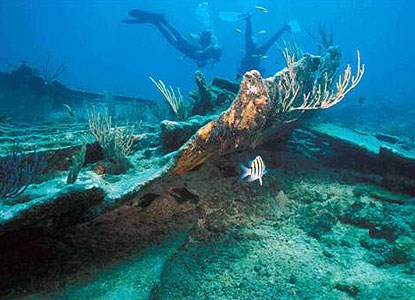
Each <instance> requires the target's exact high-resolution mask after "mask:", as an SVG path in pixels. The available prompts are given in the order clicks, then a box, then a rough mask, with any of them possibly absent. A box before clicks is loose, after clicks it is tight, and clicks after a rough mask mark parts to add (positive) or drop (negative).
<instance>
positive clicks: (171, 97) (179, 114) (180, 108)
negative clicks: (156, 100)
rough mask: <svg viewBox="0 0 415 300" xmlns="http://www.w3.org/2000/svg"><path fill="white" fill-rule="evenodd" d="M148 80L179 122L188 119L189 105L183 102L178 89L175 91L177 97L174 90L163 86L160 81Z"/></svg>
mask: <svg viewBox="0 0 415 300" xmlns="http://www.w3.org/2000/svg"><path fill="white" fill-rule="evenodd" d="M150 80H151V81H152V82H153V83H154V85H155V86H156V87H157V88H158V90H159V91H160V92H161V93H162V94H163V96H164V99H165V100H166V101H167V102H168V103H169V105H170V107H171V109H172V110H173V112H174V114H175V115H176V118H177V119H178V120H180V121H184V120H186V119H188V118H189V117H190V113H191V107H190V105H189V104H188V103H187V102H186V101H185V100H184V98H183V96H182V94H181V92H180V89H179V88H178V89H177V95H176V93H175V91H174V89H173V88H172V87H171V86H169V87H168V88H167V86H166V85H165V84H164V82H163V81H161V80H158V81H156V80H154V79H153V78H152V77H150Z"/></svg>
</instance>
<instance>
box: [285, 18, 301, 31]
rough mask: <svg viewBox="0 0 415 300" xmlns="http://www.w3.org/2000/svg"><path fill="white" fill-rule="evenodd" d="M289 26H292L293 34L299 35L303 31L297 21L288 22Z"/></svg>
mask: <svg viewBox="0 0 415 300" xmlns="http://www.w3.org/2000/svg"><path fill="white" fill-rule="evenodd" d="M288 26H290V28H291V32H292V33H299V32H301V31H302V30H301V27H300V24H298V22H297V20H291V21H290V22H288Z"/></svg>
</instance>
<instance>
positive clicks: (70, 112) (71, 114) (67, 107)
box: [63, 104, 75, 118]
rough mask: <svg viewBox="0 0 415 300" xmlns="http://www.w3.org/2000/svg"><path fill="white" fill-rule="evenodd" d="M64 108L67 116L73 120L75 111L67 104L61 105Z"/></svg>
mask: <svg viewBox="0 0 415 300" xmlns="http://www.w3.org/2000/svg"><path fill="white" fill-rule="evenodd" d="M63 106H65V108H66V110H67V111H68V114H69V115H70V116H71V117H72V118H74V117H75V111H74V110H73V109H72V107H70V106H69V105H68V104H63Z"/></svg>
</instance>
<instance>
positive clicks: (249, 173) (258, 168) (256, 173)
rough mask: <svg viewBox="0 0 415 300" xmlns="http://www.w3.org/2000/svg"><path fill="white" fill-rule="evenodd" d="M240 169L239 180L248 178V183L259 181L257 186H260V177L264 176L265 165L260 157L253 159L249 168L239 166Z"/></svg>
mask: <svg viewBox="0 0 415 300" xmlns="http://www.w3.org/2000/svg"><path fill="white" fill-rule="evenodd" d="M240 166H241V168H242V175H241V178H245V177H248V178H247V180H248V182H252V181H255V180H259V184H260V185H262V176H264V175H265V174H266V167H265V163H264V161H263V160H262V158H261V156H259V155H258V156H257V157H255V159H254V160H253V161H252V162H251V163H250V164H249V167H246V166H244V165H240Z"/></svg>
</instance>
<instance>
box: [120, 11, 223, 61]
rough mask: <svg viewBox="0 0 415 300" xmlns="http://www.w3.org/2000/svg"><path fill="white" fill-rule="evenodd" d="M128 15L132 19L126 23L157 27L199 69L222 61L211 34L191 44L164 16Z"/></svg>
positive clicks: (149, 13)
mask: <svg viewBox="0 0 415 300" xmlns="http://www.w3.org/2000/svg"><path fill="white" fill-rule="evenodd" d="M128 14H129V15H130V17H132V18H131V19H125V20H123V22H124V23H128V24H144V23H149V24H152V25H154V26H156V27H157V28H158V30H159V31H160V32H161V34H162V35H163V36H164V38H165V39H166V40H167V42H168V43H169V44H170V45H172V46H173V47H174V48H176V49H177V50H178V51H179V52H181V53H183V54H184V56H185V57H188V58H190V59H192V60H194V61H195V62H196V65H197V67H199V68H201V67H204V66H206V65H207V64H214V63H217V62H219V61H220V57H221V56H222V48H221V47H220V46H219V45H218V43H217V40H216V37H215V36H214V35H213V34H212V33H211V32H209V31H203V32H202V33H201V34H200V36H199V37H198V43H191V42H189V41H188V40H187V39H186V38H185V37H184V36H183V35H182V34H181V33H180V32H178V31H177V29H176V28H174V27H173V26H172V25H171V24H170V23H169V22H168V21H167V20H166V19H165V17H164V15H162V14H156V13H151V12H147V11H144V10H140V9H133V10H130V11H129V12H128Z"/></svg>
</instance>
